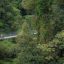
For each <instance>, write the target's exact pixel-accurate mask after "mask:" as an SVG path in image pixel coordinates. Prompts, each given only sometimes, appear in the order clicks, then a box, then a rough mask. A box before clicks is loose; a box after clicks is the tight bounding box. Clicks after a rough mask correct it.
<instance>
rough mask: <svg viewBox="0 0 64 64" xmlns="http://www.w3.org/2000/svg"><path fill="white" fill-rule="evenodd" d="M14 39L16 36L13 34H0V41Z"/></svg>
mask: <svg viewBox="0 0 64 64" xmlns="http://www.w3.org/2000/svg"><path fill="white" fill-rule="evenodd" d="M15 37H17V34H16V33H15V32H14V33H9V34H0V40H5V39H10V38H15Z"/></svg>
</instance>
